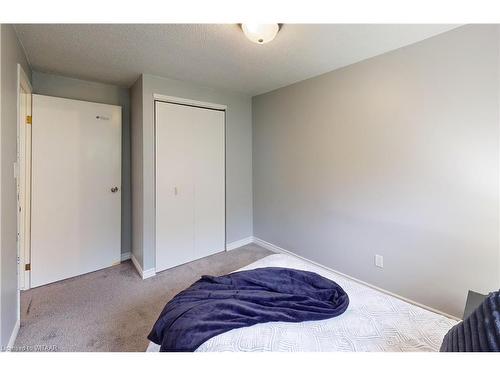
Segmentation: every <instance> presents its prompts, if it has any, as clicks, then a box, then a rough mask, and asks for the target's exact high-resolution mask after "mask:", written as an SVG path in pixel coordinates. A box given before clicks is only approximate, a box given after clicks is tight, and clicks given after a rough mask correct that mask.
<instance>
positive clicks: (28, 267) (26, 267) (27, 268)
mask: <svg viewBox="0 0 500 375" xmlns="http://www.w3.org/2000/svg"><path fill="white" fill-rule="evenodd" d="M24 270H25V271H31V263H28V264H25V265H24Z"/></svg>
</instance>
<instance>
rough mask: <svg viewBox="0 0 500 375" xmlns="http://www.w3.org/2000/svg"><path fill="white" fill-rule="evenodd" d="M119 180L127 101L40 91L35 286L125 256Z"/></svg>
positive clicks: (35, 129) (35, 137) (35, 136)
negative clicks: (109, 101)
mask: <svg viewBox="0 0 500 375" xmlns="http://www.w3.org/2000/svg"><path fill="white" fill-rule="evenodd" d="M120 184H121V108H120V107H118V106H112V105H106V104H97V103H89V102H84V101H78V100H69V99H62V98H55V97H49V96H42V95H34V96H33V125H32V219H31V220H32V223H31V282H32V283H31V286H32V287H35V286H39V285H43V284H47V283H51V282H54V281H57V280H61V279H65V278H68V277H72V276H76V275H80V274H83V273H87V272H91V271H95V270H98V269H101V268H104V267H108V266H111V265H113V264H115V263H118V262H120V230H121V229H120V221H121V189H119V187H120ZM114 187H117V188H118V190H117V191H115V192H112V191H111V189H112V188H114ZM113 190H114V189H113Z"/></svg>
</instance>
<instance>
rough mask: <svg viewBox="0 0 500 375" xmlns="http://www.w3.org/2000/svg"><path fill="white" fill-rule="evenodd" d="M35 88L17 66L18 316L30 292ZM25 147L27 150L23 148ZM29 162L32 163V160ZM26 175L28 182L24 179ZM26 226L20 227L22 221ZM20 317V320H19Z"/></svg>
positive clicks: (19, 65)
mask: <svg viewBox="0 0 500 375" xmlns="http://www.w3.org/2000/svg"><path fill="white" fill-rule="evenodd" d="M22 91H24V92H26V94H27V97H28V98H27V99H28V101H29V102H28V103H27V112H26V114H24V113H21V108H20V105H21V92H22ZM32 93H33V88H32V86H31V83H30V80H29V78H28V76H27V75H26V72H25V71H24V69H23V68H22V66H21V64H17V102H16V104H17V158H16V167H15V169H16V180H17V182H16V185H17V186H18V187H17V195H18V197H19V198H18V203H17V233H18V239H17V257H18V258H17V259H18V288H17V289H18V314H19V313H20V298H21V297H20V291H21V290H26V289H29V288H30V286H31V285H30V284H31V282H30V271H26V270H25V264H28V263H30V257H31V247H30V227H29V224H30V223H31V128H30V126H31V125H28V124H27V123H26V117H25V116H31V114H32V109H31V108H32V107H31V106H32V104H31V103H32V99H31V98H32ZM21 145H24V147H21ZM28 158H29V159H28ZM21 173H23V175H24V178H20V177H21ZM21 220H22V221H23V222H24V225H22V226H21V225H19V224H20V221H21ZM18 317H19V316H18Z"/></svg>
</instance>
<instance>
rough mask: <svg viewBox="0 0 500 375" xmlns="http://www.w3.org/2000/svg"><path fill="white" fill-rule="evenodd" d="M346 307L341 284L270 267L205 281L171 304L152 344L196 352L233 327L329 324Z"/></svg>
mask: <svg viewBox="0 0 500 375" xmlns="http://www.w3.org/2000/svg"><path fill="white" fill-rule="evenodd" d="M348 304H349V298H348V296H347V294H346V293H345V292H344V290H343V289H342V288H341V287H340V286H339V285H338V284H336V283H335V282H333V281H331V280H329V279H326V278H324V277H322V276H319V275H317V274H315V273H313V272H307V271H299V270H294V269H288V268H278V267H268V268H258V269H255V270H249V271H240V272H235V273H232V274H229V275H226V276H220V277H215V276H202V278H201V279H200V280H199V281H197V282H196V283H194V284H193V285H191V286H190V287H189V288H188V289H186V290H184V291H182V292H181V293H179V294H177V295H176V296H175V297H174V298H173V299H172V300H171V301H170V302H168V303H167V305H166V306H165V308H164V309H163V311H162V313H161V314H160V317H159V318H158V320H157V321H156V323H155V325H154V327H153V329H152V331H151V333H150V334H149V336H148V339H149V340H151V341H153V342H154V343H156V344H158V345H161V348H160V351H195V350H196V349H197V348H198V347H199V346H200V345H201V344H203V343H204V342H205V341H207V340H208V339H210V338H212V337H214V336H216V335H219V334H221V333H224V332H227V331H229V330H232V329H235V328H241V327H248V326H252V325H254V324H257V323H265V322H276V321H280V322H302V321H306V320H321V319H328V318H332V317H334V316H338V315H340V314H342V313H343V312H344V311H345V310H346V309H347V306H348Z"/></svg>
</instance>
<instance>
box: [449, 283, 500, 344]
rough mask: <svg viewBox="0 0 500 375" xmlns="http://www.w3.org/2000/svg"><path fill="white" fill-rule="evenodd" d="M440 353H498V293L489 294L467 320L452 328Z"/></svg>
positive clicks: (499, 321) (499, 315)
mask: <svg viewBox="0 0 500 375" xmlns="http://www.w3.org/2000/svg"><path fill="white" fill-rule="evenodd" d="M440 351H442V352H498V351H500V291H499V292H494V293H490V294H489V295H488V297H486V299H485V300H484V301H483V303H482V304H481V305H479V306H478V307H477V308H476V310H474V312H473V313H472V314H471V315H470V316H469V317H468V318H466V319H465V320H463V321H462V322H460V323H458V324H457V325H456V326H454V327H452V328H451V329H450V331H449V332H448V333H447V334H446V335H445V336H444V339H443V344H442V345H441V349H440Z"/></svg>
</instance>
